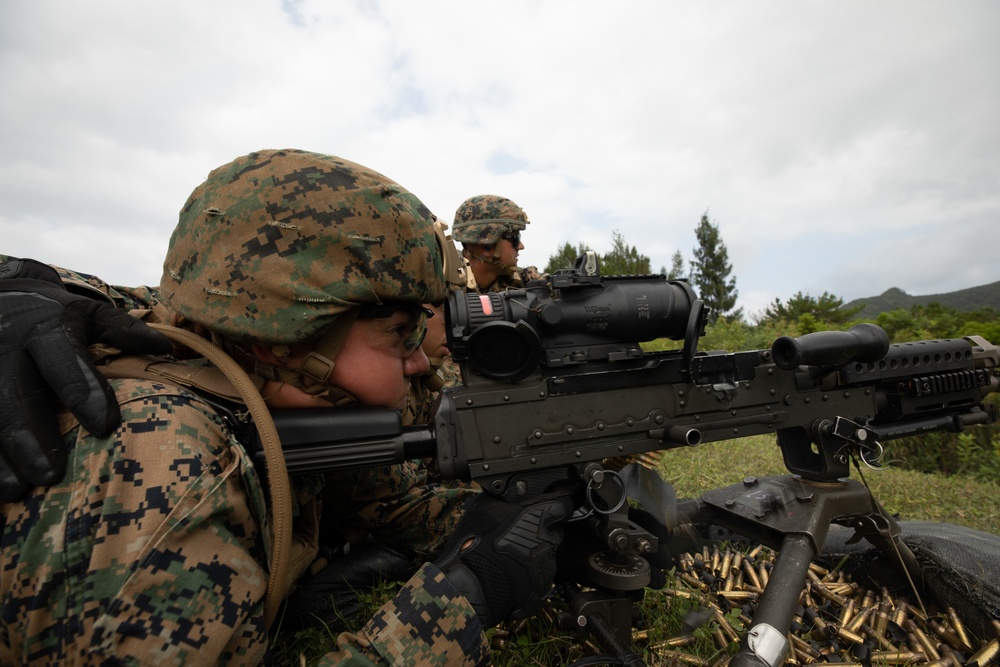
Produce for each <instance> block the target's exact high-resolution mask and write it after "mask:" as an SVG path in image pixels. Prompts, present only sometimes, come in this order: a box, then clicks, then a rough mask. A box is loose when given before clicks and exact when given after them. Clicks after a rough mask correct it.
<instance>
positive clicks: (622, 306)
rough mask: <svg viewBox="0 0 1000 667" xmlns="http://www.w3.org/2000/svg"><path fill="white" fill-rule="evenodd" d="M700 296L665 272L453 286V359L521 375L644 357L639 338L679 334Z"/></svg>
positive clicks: (497, 376)
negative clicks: (476, 288)
mask: <svg viewBox="0 0 1000 667" xmlns="http://www.w3.org/2000/svg"><path fill="white" fill-rule="evenodd" d="M694 303H695V295H694V292H693V290H692V289H691V287H690V286H689V285H688V284H687V283H686V282H684V281H668V280H667V279H666V277H665V276H663V275H652V276H601V275H598V274H590V275H586V274H583V273H580V272H577V271H569V272H566V273H557V274H554V275H552V276H549V277H548V278H547V279H545V280H540V281H534V282H532V283H531V284H529V285H528V286H527V287H525V288H523V289H512V290H506V291H504V292H491V293H488V294H475V293H472V294H468V293H460V292H453V293H452V294H451V295H450V296H449V298H448V301H447V305H446V309H445V310H446V318H447V324H446V326H447V328H448V335H449V349H450V350H451V353H452V356H453V357H454V359H455V360H456V361H458V362H460V363H463V364H466V363H467V364H469V365H470V366H471V368H472V370H473V371H474V372H476V373H480V374H482V375H485V376H487V377H489V378H491V379H494V380H501V381H506V382H518V381H520V380H522V379H524V378H526V377H528V376H529V375H530V374H531V373H532V372H533V371H534V370H535V369H536V368H537V367H538V366H539V364H541V365H543V366H546V367H547V368H558V367H560V366H567V365H573V364H581V363H588V362H594V361H603V360H612V361H614V360H620V359H625V358H630V357H632V358H635V357H641V356H642V349H641V348H640V347H639V343H640V342H645V341H651V340H655V339H657V338H669V339H671V340H681V339H683V338H685V335H686V334H687V331H688V327H689V320H690V316H691V311H692V308H693V307H694Z"/></svg>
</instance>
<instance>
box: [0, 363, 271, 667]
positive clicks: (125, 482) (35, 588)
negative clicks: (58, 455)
mask: <svg viewBox="0 0 1000 667" xmlns="http://www.w3.org/2000/svg"><path fill="white" fill-rule="evenodd" d="M112 385H113V386H114V387H115V388H116V392H117V395H118V399H119V402H120V404H121V407H122V416H123V423H122V425H121V427H120V428H119V429H118V431H117V432H116V433H114V434H113V435H112V436H111V437H108V438H95V437H93V436H91V435H89V434H88V433H87V432H86V431H84V430H83V429H82V428H80V427H79V426H78V425H75V424H73V423H72V422H68V421H67V419H64V423H63V426H64V431H63V432H65V433H67V435H66V437H67V438H68V439H69V441H70V442H71V447H70V450H69V462H68V468H67V472H66V474H65V476H64V478H63V480H62V481H61V482H60V483H58V484H56V485H54V486H51V487H48V488H40V489H36V490H34V491H33V492H32V494H31V495H30V496H29V497H28V498H27V499H25V500H24V501H21V502H16V503H7V504H4V505H0V529H2V532H0V535H2V542H0V544H2V551H0V608H2V613H0V623H2V625H0V663H2V664H5V665H6V664H79V665H90V664H94V665H96V664H109V663H110V664H126V665H129V664H135V665H138V664H143V665H145V664H182V663H183V664H187V665H192V664H217V663H229V662H232V663H237V664H259V663H260V662H261V660H262V659H263V657H264V656H265V654H266V650H267V629H266V628H265V627H264V614H263V599H264V595H265V589H266V586H267V572H266V564H267V562H268V560H267V553H266V551H267V549H266V545H265V538H266V536H267V531H268V529H267V523H266V515H265V514H264V511H265V508H264V499H263V496H262V494H261V488H260V482H259V481H258V480H257V476H256V474H255V472H254V471H253V468H252V465H251V462H250V461H249V459H248V458H247V456H246V454H245V452H244V451H243V448H242V447H240V446H239V445H238V444H236V443H235V441H233V440H231V438H230V437H229V435H228V433H227V432H226V431H225V429H224V426H223V424H222V422H221V420H220V419H219V418H218V416H217V415H216V414H215V412H214V411H213V410H212V409H211V408H209V407H208V406H206V405H205V404H204V403H202V402H201V401H199V400H198V399H197V398H196V397H194V396H193V395H191V394H189V393H187V392H185V391H183V390H180V389H178V388H176V387H171V386H167V385H163V384H158V383H151V382H143V381H136V380H121V381H114V382H113V383H112ZM123 656H124V657H123Z"/></svg>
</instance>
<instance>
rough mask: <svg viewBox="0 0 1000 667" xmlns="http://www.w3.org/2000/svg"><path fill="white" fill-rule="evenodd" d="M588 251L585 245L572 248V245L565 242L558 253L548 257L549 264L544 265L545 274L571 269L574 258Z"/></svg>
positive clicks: (588, 248)
mask: <svg viewBox="0 0 1000 667" xmlns="http://www.w3.org/2000/svg"><path fill="white" fill-rule="evenodd" d="M590 249H591V248H590V246H588V245H587V244H586V243H580V244H578V245H577V247H576V248H573V244H571V243H569V242H567V243H566V245H564V246H563V247H562V248H560V249H559V252H557V253H556V254H554V255H550V256H549V263H548V264H546V265H545V273H555V272H556V271H558V270H559V269H572V268H573V265H574V264H575V263H576V258H577V257H579V256H580V255H582V254H583V253H585V252H587V251H588V250H590Z"/></svg>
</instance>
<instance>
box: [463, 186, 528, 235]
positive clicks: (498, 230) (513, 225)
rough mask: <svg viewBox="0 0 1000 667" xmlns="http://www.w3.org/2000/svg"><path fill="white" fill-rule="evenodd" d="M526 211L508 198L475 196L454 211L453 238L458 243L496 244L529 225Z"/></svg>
mask: <svg viewBox="0 0 1000 667" xmlns="http://www.w3.org/2000/svg"><path fill="white" fill-rule="evenodd" d="M528 222H529V220H528V216H527V215H526V214H525V213H524V209H522V208H521V207H520V206H518V205H517V204H515V203H514V202H512V201H511V200H510V199H507V198H506V197H499V196H497V195H476V196H475V197H469V198H468V199H466V200H465V201H464V202H462V204H461V205H460V206H459V207H458V210H457V211H455V224H454V226H453V230H452V233H451V236H452V238H453V239H455V240H456V241H458V242H459V243H474V244H477V245H494V244H496V243H498V242H499V241H500V237H501V236H502V235H504V234H509V233H511V232H517V231H520V230H522V229H524V228H525V227H527V226H528Z"/></svg>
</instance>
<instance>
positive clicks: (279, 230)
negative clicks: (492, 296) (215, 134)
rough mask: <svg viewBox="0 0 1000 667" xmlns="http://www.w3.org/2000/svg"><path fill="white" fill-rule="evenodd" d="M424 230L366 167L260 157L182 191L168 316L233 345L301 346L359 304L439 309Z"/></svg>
mask: <svg viewBox="0 0 1000 667" xmlns="http://www.w3.org/2000/svg"><path fill="white" fill-rule="evenodd" d="M433 222H434V216H433V215H432V214H431V213H430V211H428V210H427V208H426V207H425V206H424V205H423V204H422V203H421V202H420V200H419V199H417V198H416V197H415V196H414V195H412V194H411V193H409V192H408V191H407V190H405V189H404V188H402V187H401V186H400V185H398V184H397V183H395V182H394V181H392V180H390V179H388V178H386V177H385V176H383V175H382V174H379V173H377V172H375V171H373V170H371V169H369V168H367V167H364V166H362V165H359V164H356V163H354V162H349V161H347V160H344V159H342V158H339V157H334V156H331V155H321V154H319V153H310V152H306V151H301V150H291V149H288V150H262V151H257V152H254V153H250V154H249V155H245V156H243V157H239V158H237V159H235V160H233V161H232V162H230V163H229V164H226V165H223V166H221V167H219V168H217V169H215V170H214V171H212V172H211V173H210V174H209V175H208V178H207V179H206V180H205V182H204V183H202V184H201V185H199V186H198V187H197V188H195V190H194V192H193V193H191V196H190V197H189V198H188V201H187V203H185V204H184V207H183V208H182V209H181V212H180V220H179V222H178V225H177V228H176V229H175V230H174V233H173V235H172V236H171V238H170V245H169V248H168V250H167V256H166V259H165V260H164V263H163V277H162V279H161V283H160V286H161V291H162V294H163V297H164V298H165V299H166V301H167V303H168V304H169V305H170V307H171V308H173V309H174V310H175V311H177V312H178V313H180V314H181V315H183V316H184V317H185V318H187V319H188V320H190V321H192V322H195V323H197V324H200V325H203V326H205V327H206V328H208V329H209V330H211V331H213V332H216V333H219V334H221V335H223V336H225V337H226V338H229V339H230V340H234V341H251V342H260V343H270V344H276V345H280V344H291V343H296V342H301V341H306V340H310V339H313V338H315V337H317V336H318V335H319V334H320V333H321V332H323V331H324V330H325V329H328V328H329V327H330V325H331V324H333V323H334V322H335V321H336V320H337V317H338V316H339V315H340V314H342V313H344V312H346V311H349V310H352V309H354V308H355V307H357V306H359V305H362V304H366V303H377V304H381V303H402V304H407V303H408V304H413V305H419V304H422V303H425V302H437V301H440V300H442V299H443V298H444V296H445V293H446V287H445V283H444V280H443V273H442V258H441V252H440V250H439V245H438V242H437V238H436V235H435V231H434V227H433Z"/></svg>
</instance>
